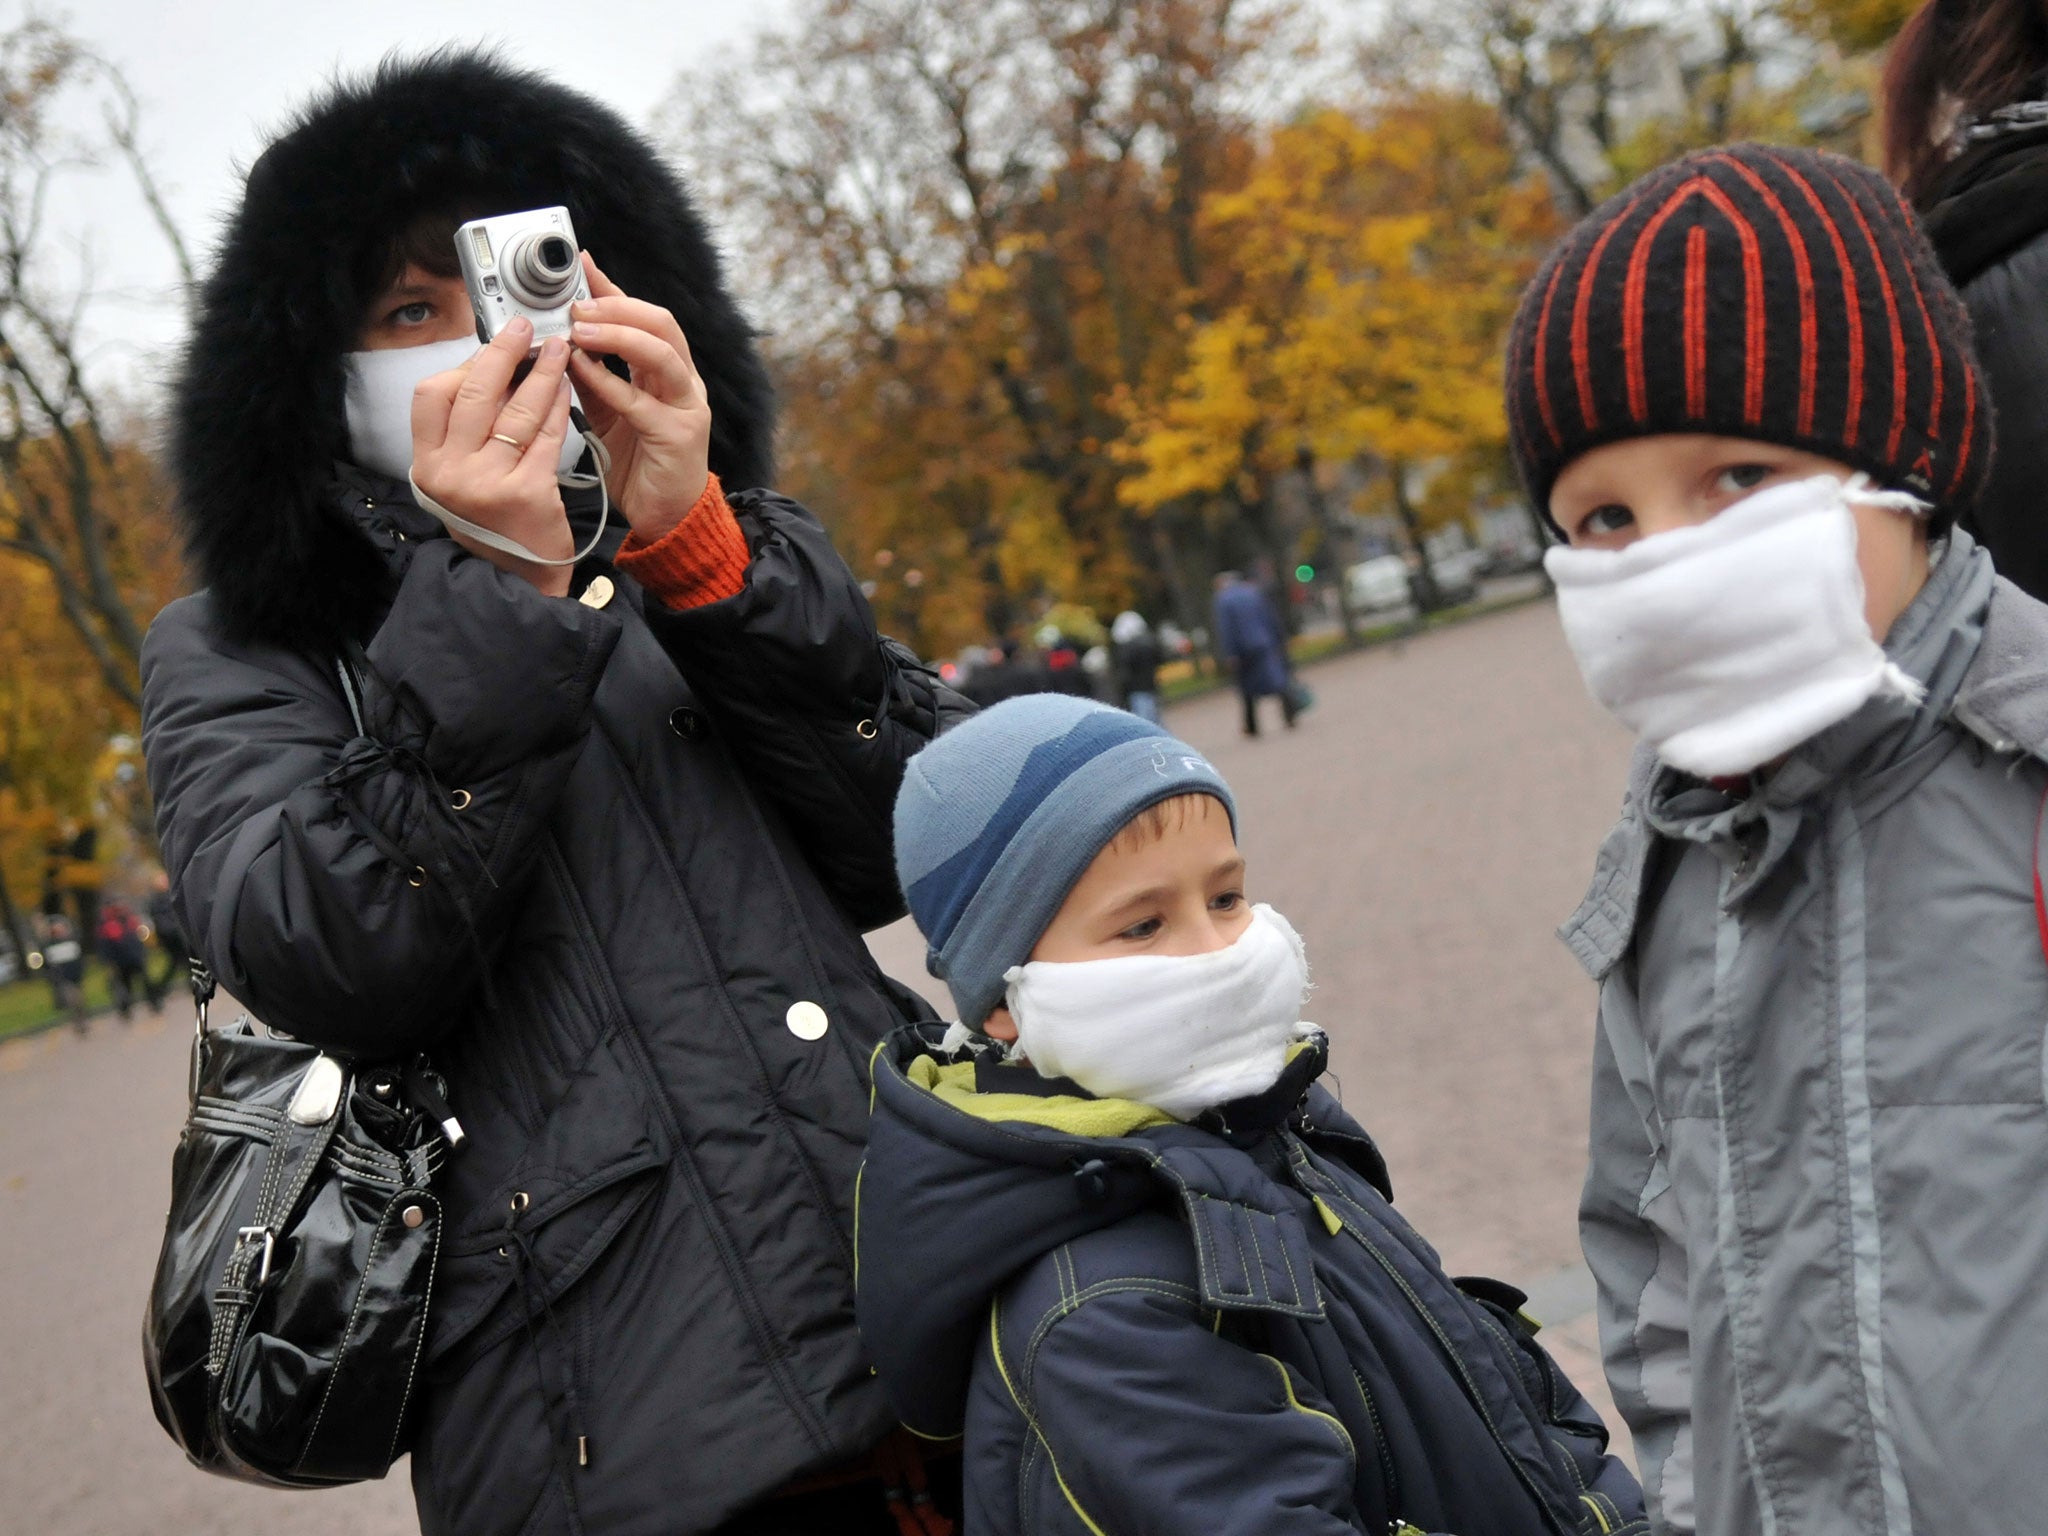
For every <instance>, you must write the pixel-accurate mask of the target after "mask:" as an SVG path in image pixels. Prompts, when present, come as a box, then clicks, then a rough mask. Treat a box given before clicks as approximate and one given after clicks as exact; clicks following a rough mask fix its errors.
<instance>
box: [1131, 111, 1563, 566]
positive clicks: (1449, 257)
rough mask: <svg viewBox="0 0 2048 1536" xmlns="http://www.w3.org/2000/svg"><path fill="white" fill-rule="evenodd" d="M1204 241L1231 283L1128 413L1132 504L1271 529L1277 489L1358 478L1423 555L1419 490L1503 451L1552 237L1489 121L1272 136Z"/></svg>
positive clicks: (1544, 213) (1359, 121)
mask: <svg viewBox="0 0 2048 1536" xmlns="http://www.w3.org/2000/svg"><path fill="white" fill-rule="evenodd" d="M1201 225H1202V233H1203V238H1204V240H1205V242H1206V243H1208V244H1209V245H1211V246H1212V247H1213V248H1215V249H1217V250H1227V251H1229V252H1230V256H1231V265H1232V277H1231V280H1230V281H1229V282H1228V283H1227V284H1225V285H1222V286H1221V288H1220V298H1219V302H1218V304H1217V307H1216V309H1215V312H1214V313H1213V314H1212V315H1210V316H1208V317H1207V318H1191V319H1190V321H1189V323H1188V325H1187V326H1186V327H1185V330H1184V333H1185V337H1186V345H1185V349H1184V361H1183V363H1182V366H1181V367H1180V368H1179V369H1178V370H1177V371H1175V372H1174V373H1173V374H1172V376H1171V377H1170V378H1168V379H1166V380H1165V381H1164V387H1163V389H1162V390H1160V391H1159V392H1158V393H1157V395H1156V396H1153V397H1149V398H1148V397H1147V396H1145V395H1143V394H1140V393H1138V392H1135V391H1134V392H1132V393H1130V394H1128V395H1127V396H1126V397H1125V400H1124V404H1125V414H1126V418H1127V422H1128V426H1127V430H1126V433H1125V435H1124V437H1123V439H1122V441H1121V443H1120V444H1119V456H1120V457H1121V458H1122V459H1123V460H1124V461H1125V462H1126V463H1127V464H1128V465H1129V466H1131V468H1132V470H1133V473H1132V474H1131V475H1130V476H1129V477H1128V478H1127V479H1125V480H1124V481H1123V482H1122V484H1121V485H1120V487H1119V494H1120V495H1121V497H1122V498H1123V499H1124V500H1125V502H1126V503H1127V504H1129V505H1131V506H1134V507H1138V508H1141V509H1151V508H1156V507H1160V506H1165V505H1170V504H1172V503H1174V502H1176V501H1185V500H1187V499H1190V498H1202V497H1213V496H1219V495H1221V496H1229V497H1231V498H1233V499H1234V500H1235V501H1236V502H1237V503H1238V504H1241V505H1246V506H1253V507H1258V508H1262V509H1266V510H1265V512H1264V518H1263V520H1264V522H1265V523H1266V524H1267V525H1268V526H1269V527H1271V525H1272V524H1273V521H1274V519H1273V516H1272V512H1271V509H1272V507H1273V505H1274V502H1275V500H1276V498H1277V493H1278V488H1279V486H1280V484H1281V482H1282V481H1283V479H1285V478H1286V477H1288V476H1290V475H1299V474H1302V473H1303V472H1304V471H1306V472H1309V473H1311V474H1312V473H1313V471H1314V468H1315V466H1316V465H1318V464H1321V463H1327V462H1338V463H1342V462H1360V461H1363V462H1367V463H1370V464H1373V465H1375V466H1377V467H1380V468H1382V469H1384V471H1385V474H1384V477H1383V483H1384V485H1385V488H1386V494H1387V496H1388V498H1389V500H1390V501H1391V503H1392V505H1393V507H1394V509H1395V510H1396V511H1397V513H1398V514H1399V515H1400V517H1401V518H1402V520H1403V522H1404V523H1405V524H1406V525H1407V527H1408V531H1409V533H1410V535H1411V537H1412V538H1413V539H1414V540H1415V542H1416V543H1417V545H1418V546H1419V545H1420V543H1421V534H1422V527H1421V521H1422V518H1421V513H1420V512H1419V510H1418V508H1417V507H1416V506H1415V504H1414V501H1413V497H1412V495H1411V486H1412V484H1413V483H1414V481H1415V479H1416V476H1415V474H1414V471H1415V470H1416V469H1417V468H1418V467H1421V466H1438V465H1442V464H1446V463H1449V462H1451V461H1464V462H1466V463H1468V464H1471V463H1476V462H1483V461H1486V460H1488V459H1489V458H1491V459H1498V457H1499V456H1500V453H1501V450H1502V449H1503V447H1504V445H1505V441H1506V423H1505V419H1504V417H1503V414H1502V408H1501V383H1500V354H1501V346H1502V340H1503V338H1504V336H1505V335H1506V331H1507V327H1508V323H1509V321H1510V319H1511V318H1512V315H1513V312H1514V306H1515V302H1516V299H1517V297H1518V296H1519V293H1520V290H1521V286H1522V283H1523V282H1524V281H1525V280H1526V278H1527V276H1528V273H1529V272H1530V270H1531V269H1532V268H1533V265H1534V262H1535V260H1536V258H1537V256H1538V255H1539V254H1540V252H1541V249H1542V247H1543V245H1544V244H1545V242H1546V241H1547V240H1548V238H1549V237H1550V236H1551V235H1552V234H1553V233H1554V232H1555V230H1556V228H1557V223H1556V219H1555V216H1554V213H1553V211H1552V208H1551V205H1550V200H1549V197H1548V194H1547V192H1546V190H1545V188H1544V187H1543V186H1542V185H1541V183H1540V182H1539V181H1537V180H1535V179H1534V178H1531V177H1529V176H1526V175H1522V174H1519V173H1518V171H1517V169H1516V154H1515V151H1514V147H1513V145H1512V144H1511V143H1510V142H1509V140H1508V137H1507V135H1506V133H1505V132H1504V131H1503V130H1502V128H1501V126H1500V124H1499V121H1498V119H1497V117H1496V116H1495V114H1494V113H1493V112H1492V110H1491V109H1490V108H1489V107H1488V106H1486V105H1485V104H1484V103H1482V102H1479V101H1475V100H1473V99H1472V98H1470V97H1465V96H1457V95H1447V94H1437V95H1422V96H1411V97H1409V98H1407V99H1405V100H1403V101H1400V102H1398V103H1389V104H1384V105H1381V106H1379V107H1377V108H1374V109H1371V110H1369V111H1366V112H1363V113H1359V114H1347V113H1343V112H1337V111H1334V110H1331V111H1324V112H1321V113H1318V114H1316V115H1314V116H1312V117H1310V118H1307V119H1305V120H1303V121H1300V122H1297V123H1294V124H1290V125H1288V126H1286V127H1283V128H1280V129H1278V130H1277V131H1275V132H1273V133H1272V134H1271V135H1270V137H1269V138H1268V140H1267V142H1266V144H1265V145H1264V146H1263V148H1262V151H1261V153H1260V154H1259V156H1258V158H1257V161H1256V163H1255V164H1254V165H1253V167H1252V169H1251V172H1250V174H1249V176H1248V177H1247V178H1246V179H1245V180H1244V182H1243V184H1242V185H1241V186H1239V187H1237V188H1234V189H1231V190H1228V191H1218V192H1215V193H1212V194H1211V195H1210V196H1209V198H1208V199H1206V201H1205V203H1204V206H1203V209H1202V217H1201ZM1272 554H1273V556H1274V559H1275V562H1276V564H1279V565H1281V566H1283V567H1284V566H1287V565H1291V564H1292V563H1293V560H1292V557H1291V554H1290V553H1289V552H1288V551H1287V550H1285V549H1284V548H1281V547H1278V546H1277V545H1276V546H1275V547H1273V549H1272Z"/></svg>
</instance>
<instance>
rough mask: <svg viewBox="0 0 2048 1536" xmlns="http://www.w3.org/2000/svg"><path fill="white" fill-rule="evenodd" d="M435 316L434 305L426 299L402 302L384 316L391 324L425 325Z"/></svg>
mask: <svg viewBox="0 0 2048 1536" xmlns="http://www.w3.org/2000/svg"><path fill="white" fill-rule="evenodd" d="M433 317H434V306H433V305H431V304H429V303H428V302H427V301H426V300H425V299H415V300H414V301H413V302H412V303H410V304H401V305H399V306H398V308H396V309H394V310H393V311H391V313H390V314H388V315H386V316H385V317H384V319H385V321H386V323H388V324H391V325H425V324H426V323H427V322H428V321H429V320H431V319H432V318H433Z"/></svg>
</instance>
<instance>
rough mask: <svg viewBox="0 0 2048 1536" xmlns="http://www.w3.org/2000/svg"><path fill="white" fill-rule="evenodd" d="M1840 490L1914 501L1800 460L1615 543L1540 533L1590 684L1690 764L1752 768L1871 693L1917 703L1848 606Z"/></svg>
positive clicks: (1851, 582)
mask: <svg viewBox="0 0 2048 1536" xmlns="http://www.w3.org/2000/svg"><path fill="white" fill-rule="evenodd" d="M1852 505H1860V506H1879V507H1886V508H1889V509H1891V510H1893V511H1896V512H1900V513H1904V514H1908V515H1914V514H1919V513H1924V512H1925V511H1926V510H1927V507H1926V503H1924V502H1922V501H1920V500H1918V499H1917V498H1915V497H1912V496H1909V495H1907V494H1905V493H1904V492H1902V491H1876V490H1871V489H1869V488H1868V482H1867V479H1866V477H1865V476H1862V475H1857V476H1855V477H1854V478H1853V479H1851V480H1849V481H1846V482H1844V481H1842V480H1839V479H1837V478H1835V477H1834V476H1832V475H1816V476H1814V477H1812V478H1811V479H1806V480H1799V481H1794V482H1792V483H1790V484H1786V485H1777V486H1772V487H1771V488H1770V489H1768V490H1763V491H1759V492H1757V493H1756V494H1755V495H1754V496H1749V497H1745V498H1744V499H1743V500H1741V501H1738V502H1736V503H1735V504H1734V505H1733V506H1730V507H1728V508H1726V509H1725V510H1723V511H1722V512H1720V513H1718V514H1716V515H1715V516H1714V517H1712V518H1709V519H1708V520H1707V521H1706V522H1704V523H1701V524H1698V525H1697V526H1695V527H1690V528H1676V529H1672V530H1671V531H1669V532H1666V533H1659V534H1653V535H1652V536H1650V537H1649V538H1646V539H1640V540H1638V541H1637V542H1636V543H1634V544H1631V545H1629V546H1628V547H1627V548H1625V549H1567V548H1562V547H1560V548H1555V549H1552V550H1551V551H1550V552H1549V553H1548V554H1546V555H1545V556H1544V559H1543V564H1544V569H1546V570H1547V571H1549V573H1550V579H1551V580H1552V581H1553V582H1555V583H1556V585H1557V611H1558V618H1559V619H1560V620H1561V621H1562V623H1563V625H1564V633H1565V639H1566V641H1567V642H1568V643H1569V644H1570V646H1571V649H1572V654H1573V655H1574V656H1575V657H1576V658H1577V659H1578V663H1579V670H1580V672H1581V673H1582V674H1584V676H1585V679H1586V687H1587V688H1588V689H1589V690H1590V691H1591V693H1592V694H1593V697H1594V698H1596V699H1598V700H1599V701H1600V703H1601V704H1602V705H1604V706H1605V707H1606V708H1607V710H1608V711H1609V713H1611V714H1613V715H1614V716H1615V718H1616V719H1618V720H1620V721H1621V723H1622V724H1624V725H1626V726H1628V727H1629V728H1630V729H1632V730H1633V731H1635V733H1636V734H1637V735H1638V736H1639V737H1640V738H1641V739H1642V740H1643V741H1644V742H1646V743H1647V744H1648V745H1650V746H1651V747H1653V748H1655V749H1656V752H1657V755H1658V756H1659V757H1661V758H1662V759H1663V760H1664V761H1665V762H1666V763H1669V764H1670V765H1671V766H1672V767H1674V768H1678V769H1681V770H1683V771H1684V772H1687V773H1693V774H1698V775H1699V776H1701V777H1703V778H1722V777H1730V776H1734V775H1737V774H1744V773H1749V772H1752V771H1753V770H1755V769H1757V768H1760V767H1762V766H1763V765H1764V764H1765V763H1768V762H1771V761H1772V760H1773V759H1775V758H1778V757H1781V756H1783V755H1784V754H1785V753H1787V752H1789V751H1791V750H1792V749H1793V748H1794V747H1796V746H1798V745H1799V744H1800V743H1801V742H1803V741H1806V740H1808V739H1809V738H1811V737H1812V736H1814V735H1815V734H1816V733H1818V732H1820V731H1822V730H1825V729H1826V728H1827V727H1828V726H1830V725H1834V724H1835V723H1837V722H1838V721H1842V720H1846V719H1848V717H1849V716H1851V715H1853V714H1854V713H1855V712H1856V711H1857V710H1858V709H1860V708H1862V706H1863V705H1864V703H1865V702H1867V701H1868V700H1870V699H1873V698H1876V697H1879V696H1880V695H1889V696H1891V697H1894V698H1900V699H1905V700H1908V701H1909V702H1913V703H1918V702H1919V701H1920V699H1921V698H1922V697H1923V696H1924V693H1925V690H1924V689H1923V688H1922V687H1921V685H1920V684H1919V683H1918V682H1916V681H1914V679H1912V678H1911V677H1909V676H1907V675H1906V674H1905V673H1904V672H1902V671H1900V670H1899V668H1898V667H1897V666H1895V665H1894V664H1893V663H1892V662H1891V661H1889V660H1888V659H1887V658H1886V656H1885V654H1884V649H1883V647H1881V646H1880V645H1879V644H1878V643H1877V641H1876V640H1875V639H1874V638H1873V637H1872V635H1871V633H1870V626H1869V624H1868V622H1867V621H1866V620H1865V618H1864V613H1863V604H1864V592H1863V576H1862V572H1861V571H1860V570H1859V569H1858V567H1857V564H1856V519H1855V516H1854V514H1853V513H1852V512H1851V510H1850V508H1851V506H1852Z"/></svg>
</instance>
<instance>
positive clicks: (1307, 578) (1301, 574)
mask: <svg viewBox="0 0 2048 1536" xmlns="http://www.w3.org/2000/svg"><path fill="white" fill-rule="evenodd" d="M1294 579H1295V580H1296V581H1298V582H1300V583H1301V584H1302V585H1303V586H1307V585H1308V584H1309V583H1310V582H1312V581H1314V580H1315V579H1316V568H1315V567H1314V566H1312V565H1307V564H1303V565H1297V566H1296V567H1295V568H1294Z"/></svg>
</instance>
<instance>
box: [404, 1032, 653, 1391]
mask: <svg viewBox="0 0 2048 1536" xmlns="http://www.w3.org/2000/svg"><path fill="white" fill-rule="evenodd" d="M627 1052H628V1047H627V1046H626V1045H625V1044H624V1043H623V1042H622V1041H621V1040H620V1039H619V1036H618V1034H617V1032H616V1031H614V1032H611V1033H608V1034H607V1035H605V1036H604V1038H603V1039H601V1040H599V1041H598V1043H597V1044H596V1046H595V1047H594V1048H593V1049H592V1050H591V1051H590V1053H589V1055H588V1056H586V1057H585V1058H584V1060H583V1061H582V1062H581V1063H580V1064H579V1065H578V1066H577V1067H576V1068H575V1070H574V1072H573V1074H572V1075H571V1077H570V1079H569V1083H568V1088H567V1091H566V1092H565V1093H564V1094H563V1095H562V1097H561V1099H560V1100H559V1101H558V1102H557V1103H556V1104H555V1106H554V1109H553V1111H552V1113H550V1114H549V1116H548V1118H547V1120H546V1122H545V1123H544V1124H543V1125H542V1126H541V1128H540V1132H539V1134H538V1135H537V1136H535V1137H534V1138H533V1139H532V1140H531V1141H529V1142H527V1143H526V1144H525V1146H524V1147H522V1148H521V1150H520V1153H519V1155H518V1157H517V1159H516V1160H515V1161H514V1162H513V1163H512V1164H511V1165H510V1166H509V1167H508V1168H507V1169H506V1170H505V1171H504V1172H503V1173H502V1174H495V1175H491V1176H488V1178H487V1181H486V1182H485V1183H484V1185H483V1186H482V1187H481V1188H480V1189H478V1190H476V1191H473V1192H469V1193H471V1194H473V1196H474V1198H473V1199H472V1200H470V1201H467V1202H465V1204H466V1206H467V1209H466V1212H465V1215H464V1217H463V1218H462V1220H461V1222H460V1224H459V1225H458V1227H457V1228H456V1230H455V1232H454V1233H453V1235H452V1237H451V1239H450V1242H449V1245H448V1248H447V1250H446V1253H445V1256H444V1262H443V1268H442V1276H441V1281H440V1284H439V1285H438V1286H437V1288H436V1293H435V1297H434V1313H435V1315H434V1323H433V1332H432V1337H431V1341H430V1343H429V1346H428V1358H429V1360H432V1361H439V1360H442V1359H444V1358H446V1357H447V1356H448V1355H449V1354H450V1353H451V1352H452V1351H453V1350H455V1348H456V1347H457V1346H458V1345H461V1346H463V1351H462V1352H463V1355H464V1356H465V1357H473V1356H475V1355H478V1354H481V1353H483V1352H484V1351H486V1350H488V1349H489V1348H491V1346H492V1345H494V1344H496V1343H498V1342H499V1341H501V1340H502V1339H504V1338H506V1337H507V1336H508V1335H510V1334H511V1333H513V1332H515V1331H517V1330H518V1329H519V1328H520V1327H522V1326H524V1324H525V1321H526V1309H528V1308H531V1307H535V1306H539V1305H541V1304H543V1303H552V1302H554V1301H555V1300H557V1299H558V1298H559V1297H560V1296H561V1295H562V1294H563V1292H565V1291H567V1290H568V1289H569V1288H570V1287H571V1286H572V1285H574V1284H575V1283H576V1282H577V1280H579V1279H581V1278H582V1277H583V1276H584V1275H585V1274H587V1273H588V1272H589V1270H590V1268H591V1266H592V1265H593V1264H595V1263H596V1262H597V1260H598V1259H599V1258H600V1257H601V1256H602V1255H603V1253H604V1252H605V1250H606V1249H607V1248H609V1247H610V1246H611V1244H612V1243H613V1242H614V1241H615V1240H616V1239H617V1237H618V1235H619V1233H620V1232H621V1231H622V1230H624V1228H625V1226H626V1224H627V1222H629V1221H630V1220H631V1219H632V1217H633V1215H634V1213H635V1212H637V1211H638V1210H639V1209H640V1207H641V1206H642V1205H643V1204H644V1203H645V1202H646V1200H647V1198H648V1196H649V1195H651V1194H652V1193H653V1192H654V1188H655V1185H656V1183H657V1181H658V1179H659V1169H660V1168H661V1167H662V1166H663V1165H665V1164H666V1163H667V1162H668V1160H669V1156H670V1149H669V1147H668V1144H667V1138H666V1137H665V1135H664V1134H663V1132H662V1129H661V1126H660V1123H659V1121H658V1120H657V1118H656V1116H655V1114H654V1113H653V1110H652V1108H651V1106H650V1105H649V1104H648V1103H647V1098H646V1090H645V1087H644V1085H643V1083H642V1080H641V1077H640V1074H639V1073H638V1072H637V1071H636V1070H635V1068H634V1065H633V1063H632V1061H631V1059H630V1057H629V1056H628V1054H627ZM522 1270H524V1271H525V1272H526V1273H525V1275H524V1283H521V1281H522V1274H521V1272H522ZM515 1288H516V1289H515ZM508 1297H511V1298H513V1299H512V1301H511V1303H510V1304H507V1298H508Z"/></svg>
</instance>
